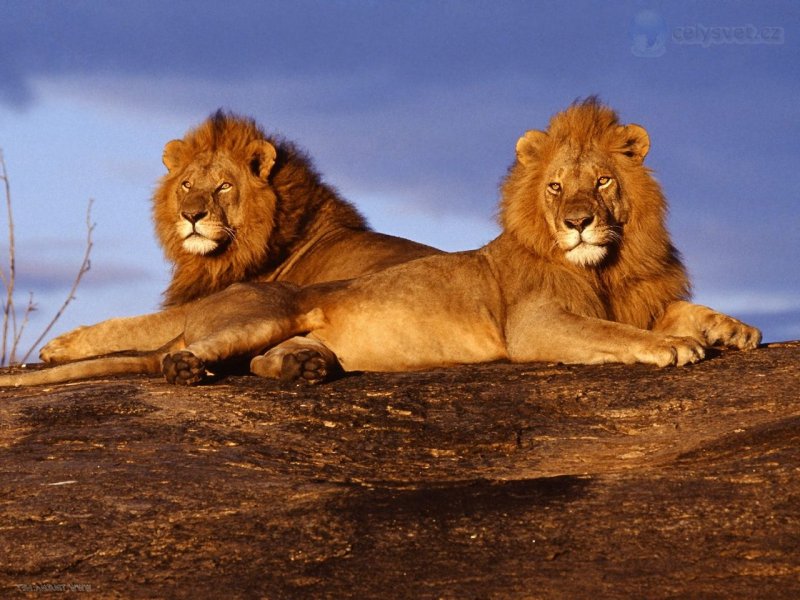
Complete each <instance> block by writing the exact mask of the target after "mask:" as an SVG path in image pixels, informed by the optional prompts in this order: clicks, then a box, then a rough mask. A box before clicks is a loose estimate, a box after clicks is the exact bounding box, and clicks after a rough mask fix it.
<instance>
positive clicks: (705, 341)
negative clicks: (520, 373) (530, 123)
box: [0, 98, 761, 385]
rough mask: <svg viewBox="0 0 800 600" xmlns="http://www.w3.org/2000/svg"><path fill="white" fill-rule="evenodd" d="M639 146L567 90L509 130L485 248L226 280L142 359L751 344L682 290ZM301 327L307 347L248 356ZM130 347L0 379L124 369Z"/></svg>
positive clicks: (560, 355)
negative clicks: (385, 264) (559, 103)
mask: <svg viewBox="0 0 800 600" xmlns="http://www.w3.org/2000/svg"><path fill="white" fill-rule="evenodd" d="M648 149H649V138H648V135H647V133H646V131H645V130H644V129H643V128H642V127H640V126H638V125H621V124H620V123H619V121H618V118H617V115H616V114H615V113H614V112H613V111H612V110H611V109H609V108H606V107H604V106H602V105H601V104H600V103H599V102H598V101H597V100H596V99H594V98H590V99H589V100H586V101H584V102H582V103H578V104H574V105H572V106H571V107H570V108H568V109H567V110H566V111H564V112H562V113H559V114H557V115H556V116H555V117H553V119H552V120H551V122H550V125H549V128H548V129H547V131H529V132H527V133H526V134H525V135H524V136H523V137H522V138H521V139H520V140H519V141H518V142H517V159H516V161H515V162H514V164H513V165H512V167H511V169H510V170H509V173H508V175H507V177H506V180H505V182H504V184H503V186H502V202H501V220H502V224H503V232H502V233H501V234H500V236H499V237H498V238H496V239H495V240H494V241H492V242H490V243H489V244H487V245H486V246H484V247H483V248H480V249H478V250H474V251H470V252H461V253H455V254H447V255H434V256H428V257H424V258H420V259H418V260H415V261H411V262H408V263H405V264H401V265H398V266H395V267H391V268H389V269H386V270H384V271H380V272H376V273H373V274H370V275H366V276H364V277H360V278H358V279H352V280H348V281H335V282H329V283H322V284H316V285H311V286H308V287H305V288H298V287H296V286H291V285H284V286H282V287H280V288H278V287H276V286H272V287H263V286H261V285H259V284H250V285H246V284H238V285H235V286H232V287H231V288H228V289H227V290H225V291H223V292H221V293H220V294H217V295H215V296H212V297H209V298H206V299H204V300H202V301H200V302H199V303H198V304H197V305H196V306H195V307H194V309H193V310H192V311H189V312H187V315H186V323H185V330H184V332H183V333H184V335H183V338H178V339H176V340H175V343H174V344H173V345H172V346H171V347H169V348H166V347H165V348H164V349H162V351H161V352H158V353H152V354H151V355H149V357H147V359H146V360H149V361H150V362H149V363H147V364H146V365H145V358H140V359H139V361H140V362H139V363H138V369H139V371H148V372H153V371H157V369H158V366H157V365H158V363H159V360H161V359H162V357H163V363H162V364H163V370H164V373H165V375H166V377H167V379H168V380H169V381H174V382H176V383H196V382H198V381H200V380H201V379H202V378H203V376H204V374H205V367H206V365H212V366H213V365H214V364H215V363H217V362H219V361H221V360H224V359H227V358H231V357H236V356H239V357H241V356H253V357H255V358H254V359H253V360H252V363H251V368H252V370H253V371H254V372H255V373H261V372H262V371H263V370H266V372H267V373H268V374H272V373H273V372H274V368H275V365H274V364H271V363H273V362H274V361H276V360H280V361H281V362H282V363H283V365H284V367H286V365H289V368H290V370H291V368H292V365H293V364H294V363H296V362H298V361H297V359H298V358H299V361H300V362H301V363H302V362H308V360H309V356H308V355H309V353H312V354H313V353H316V354H318V356H319V357H323V358H324V357H328V358H330V357H331V356H335V357H336V358H338V360H339V361H340V363H341V365H342V367H343V368H344V369H345V370H348V371H354V370H356V371H357V370H374V371H406V370H413V369H424V368H429V367H436V366H444V365H453V364H459V363H474V362H484V361H493V360H498V359H508V360H511V361H514V362H527V361H558V362H567V363H605V362H623V363H633V362H642V363H650V364H655V365H659V366H667V365H685V364H688V363H693V362H696V361H698V360H700V359H702V358H703V357H704V355H705V348H707V347H710V346H715V345H722V346H732V347H736V348H740V349H750V348H754V347H756V346H757V345H758V343H759V342H760V338H761V334H760V332H759V331H758V330H757V329H755V328H753V327H750V326H748V325H745V324H743V323H741V322H739V321H737V320H736V319H733V318H732V317H729V316H726V315H723V314H720V313H718V312H715V311H713V310H711V309H710V308H706V307H703V306H699V305H695V304H691V303H689V302H688V301H687V300H686V298H687V296H688V290H689V283H688V280H687V276H686V272H685V270H684V268H683V266H682V264H681V262H680V258H679V256H678V253H677V251H676V250H675V248H674V247H673V246H672V244H671V242H670V239H669V236H668V234H667V231H666V229H665V226H664V219H665V212H666V203H665V201H664V197H663V196H662V193H661V190H660V189H659V186H658V184H657V183H656V182H655V181H654V180H653V178H652V177H651V176H650V174H649V171H648V170H647V169H646V168H645V167H644V166H643V164H642V161H643V159H644V157H645V155H646V154H647V151H648ZM236 299H242V300H241V301H235V300H236ZM299 333H306V334H307V337H308V339H309V340H312V342H313V343H315V344H316V348H315V349H309V346H308V345H306V346H305V347H303V348H293V347H291V345H290V346H287V347H285V351H284V352H283V353H282V354H281V355H280V356H277V357H276V355H273V356H268V357H262V356H259V355H258V353H259V352H260V351H261V350H263V349H264V348H267V347H270V346H272V345H274V344H275V343H278V342H281V341H283V340H285V339H287V338H289V337H290V336H292V335H296V334H299ZM312 342H309V344H310V343H312ZM181 348H182V349H181ZM126 360H131V359H129V358H123V357H120V358H113V357H112V358H107V359H99V361H90V362H88V363H75V364H71V365H65V366H63V367H57V368H56V369H51V371H57V369H64V370H62V371H60V372H56V373H51V374H50V375H48V374H47V371H42V372H40V373H31V374H29V375H27V376H22V378H18V379H13V378H9V377H6V378H3V379H0V384H3V385H10V384H13V383H44V382H45V381H56V380H63V379H65V378H75V377H78V376H87V375H91V374H103V373H110V372H127V371H125V369H126V368H128V367H127V365H126V363H125V362H124V361H126ZM103 361H105V362H103ZM115 361H116V362H115ZM116 366H118V367H119V369H118V370H114V369H115V368H116ZM37 376H38V377H39V378H41V379H37ZM48 378H49V379H48ZM54 378H55V379H54Z"/></svg>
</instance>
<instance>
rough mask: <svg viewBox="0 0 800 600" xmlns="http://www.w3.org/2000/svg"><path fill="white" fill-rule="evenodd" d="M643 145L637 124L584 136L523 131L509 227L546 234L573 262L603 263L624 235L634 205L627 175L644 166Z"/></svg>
mask: <svg viewBox="0 0 800 600" xmlns="http://www.w3.org/2000/svg"><path fill="white" fill-rule="evenodd" d="M648 148H649V139H648V137H647V132H646V131H645V130H644V129H643V128H641V127H639V126H638V125H627V126H616V125H615V126H614V127H612V128H609V129H608V130H607V131H606V133H605V135H603V136H600V137H590V138H588V139H586V140H582V139H577V140H576V139H571V138H568V139H566V140H565V139H564V138H563V137H556V136H553V135H552V134H550V133H548V132H544V131H536V130H532V131H529V132H527V133H526V134H525V135H524V136H523V137H522V138H520V140H519V142H518V143H517V158H518V161H519V162H518V165H517V169H518V171H517V173H519V174H521V176H520V177H518V178H515V179H513V181H515V182H518V183H519V187H517V188H516V190H517V191H516V192H510V193H508V194H507V196H508V198H509V200H508V201H507V205H506V215H505V218H506V227H507V228H508V229H510V230H515V231H516V232H517V233H518V235H520V236H521V238H522V239H523V240H525V241H526V242H527V243H531V244H534V245H537V246H539V247H546V242H545V240H544V236H545V235H546V236H547V238H548V239H549V240H550V242H551V244H552V246H551V247H552V248H553V249H556V248H557V249H558V250H559V251H560V252H561V253H563V257H564V259H565V260H566V261H567V262H569V263H572V264H574V265H579V266H582V267H598V266H600V265H602V264H603V263H604V261H605V260H606V258H607V257H608V256H609V255H610V254H611V251H612V249H613V248H614V247H615V246H616V245H617V244H619V243H620V242H621V240H622V237H623V235H624V229H625V228H624V225H625V224H626V222H627V221H628V218H629V214H630V208H631V207H630V197H629V194H626V181H627V180H628V179H629V178H630V174H631V173H632V172H634V171H637V172H644V168H643V167H642V165H641V163H642V160H643V159H644V156H645V154H646V153H647V150H648ZM514 185H517V184H516V183H515V184H514ZM520 192H521V193H520ZM548 253H549V252H548Z"/></svg>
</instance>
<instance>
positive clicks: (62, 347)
mask: <svg viewBox="0 0 800 600" xmlns="http://www.w3.org/2000/svg"><path fill="white" fill-rule="evenodd" d="M84 329H86V327H78V328H76V329H73V330H72V331H68V332H67V333H64V334H62V335H60V336H58V337H56V338H53V339H52V340H50V341H49V342H47V343H46V344H45V345H44V346H43V347H42V349H41V350H40V351H39V358H40V359H42V360H43V361H44V362H47V363H58V362H66V361H68V360H78V359H79V358H86V357H87V356H92V354H91V349H87V348H85V347H84V344H82V343H81V332H82V331H83V330H84Z"/></svg>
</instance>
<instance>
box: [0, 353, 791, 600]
mask: <svg viewBox="0 0 800 600" xmlns="http://www.w3.org/2000/svg"><path fill="white" fill-rule="evenodd" d="M46 591H68V592H91V595H96V596H98V597H103V598H156V597H162V598H222V597H225V598H252V597H262V598H454V599H455V598H458V599H465V598H584V597H598V598H634V597H638V598H674V597H692V598H721V597H724V598H755V597H761V598H767V597H768V598H798V597H800V343H786V344H774V345H771V346H770V347H764V348H760V349H758V350H756V351H753V352H747V353H739V352H730V353H724V354H722V355H720V356H717V357H714V358H712V359H711V360H707V361H705V362H703V363H700V364H698V365H694V366H691V367H686V368H673V369H663V370H659V369H655V368H651V367H646V366H622V365H606V366H597V367H572V366H562V365H543V364H540V365H533V364H532V365H509V364H492V365H477V366H467V367H459V368H455V369H441V370H436V371H430V372H424V373H407V374H391V375H387V374H364V375H353V376H349V377H346V378H344V379H341V380H339V381H337V382H334V383H331V384H327V385H324V386H319V387H316V388H302V387H281V386H280V385H279V384H277V383H274V382H268V381H264V380H260V379H257V378H254V377H229V378H227V379H223V380H221V381H219V382H217V383H215V384H213V385H208V386H203V387H199V388H190V389H187V388H177V387H172V386H169V385H167V384H166V383H163V382H162V381H160V380H156V379H148V378H144V377H140V378H136V377H129V378H119V379H108V380H102V381H94V382H88V383H80V384H70V385H59V386H52V387H49V388H31V389H27V390H2V391H0V596H2V597H7V596H11V597H14V596H17V597H25V596H26V595H27V596H29V597H36V596H38V595H39V594H40V593H41V592H46Z"/></svg>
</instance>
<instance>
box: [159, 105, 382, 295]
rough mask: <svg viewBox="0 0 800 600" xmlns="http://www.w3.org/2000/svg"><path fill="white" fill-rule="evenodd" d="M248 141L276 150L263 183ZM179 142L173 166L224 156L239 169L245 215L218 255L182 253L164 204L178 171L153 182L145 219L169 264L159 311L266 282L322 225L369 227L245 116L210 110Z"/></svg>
mask: <svg viewBox="0 0 800 600" xmlns="http://www.w3.org/2000/svg"><path fill="white" fill-rule="evenodd" d="M254 140H265V141H267V142H269V143H270V144H272V146H274V148H275V150H276V157H275V164H274V165H273V166H272V168H271V170H270V171H269V176H268V178H267V179H266V180H264V179H261V178H259V177H258V176H257V174H258V165H257V164H254V157H253V156H252V155H251V154H250V153H248V148H249V147H250V144H251V143H252V142H253V141H254ZM182 141H183V144H181V145H180V149H179V151H178V152H179V156H178V157H176V158H177V161H178V162H179V164H181V165H184V166H186V165H189V164H191V163H193V162H203V163H209V162H212V161H215V160H217V159H218V158H219V157H223V156H224V157H226V158H227V160H228V162H230V163H233V164H234V165H236V168H238V169H240V170H241V180H242V181H243V182H245V186H244V190H243V191H242V195H241V196H240V202H241V204H242V206H243V210H244V211H246V213H245V220H244V224H243V225H241V226H240V227H239V228H238V230H237V231H236V234H235V237H234V238H233V240H232V242H231V244H230V245H229V246H228V247H226V248H225V250H224V251H221V252H218V253H211V254H207V255H204V256H198V255H196V254H190V253H187V252H185V251H184V250H183V249H182V242H183V240H182V239H181V238H180V237H179V236H178V234H177V232H176V229H175V226H174V222H175V220H176V218H177V215H176V214H175V212H174V210H173V208H174V207H172V206H171V203H170V201H169V199H170V198H171V197H174V195H175V193H176V190H177V189H178V186H180V184H181V173H182V169H176V170H171V171H170V172H168V173H167V174H166V175H165V176H164V177H163V178H162V179H161V181H160V183H159V185H158V188H157V189H156V191H155V193H154V195H153V218H154V222H155V226H156V232H157V236H158V239H159V242H160V243H161V245H162V247H163V249H164V253H165V255H166V257H167V259H168V260H170V261H171V262H172V263H173V265H174V267H173V277H172V281H171V283H170V285H169V287H168V289H167V290H166V292H165V293H164V305H165V306H174V305H177V304H183V303H185V302H188V301H190V300H193V299H196V298H199V297H202V296H206V295H208V294H211V293H214V292H217V291H220V290H222V289H224V288H225V287H227V286H228V285H230V284H232V283H234V282H237V281H245V280H251V279H254V278H258V277H267V276H268V275H269V274H270V273H271V272H272V271H273V270H274V269H275V268H276V267H277V266H279V265H280V264H281V263H282V262H283V261H284V260H285V259H286V257H287V256H289V255H290V254H291V252H292V251H293V250H294V249H296V247H297V246H298V245H300V244H302V243H303V242H304V241H306V240H308V239H309V237H310V236H313V235H315V232H316V231H317V230H319V229H320V228H322V227H327V228H331V227H333V226H337V227H342V228H347V229H350V230H358V231H368V230H369V228H368V226H367V224H366V221H365V220H364V218H363V217H362V216H361V215H360V214H359V212H358V211H357V210H356V209H355V208H354V207H353V206H352V205H350V204H349V203H347V202H345V201H344V200H342V199H341V198H340V197H339V196H338V195H337V193H336V191H335V190H334V189H332V188H331V187H330V186H328V185H326V184H325V183H323V182H322V180H321V178H320V176H319V174H318V173H317V172H316V171H315V170H314V167H313V165H312V163H311V160H310V159H309V158H308V157H307V156H306V155H305V154H304V153H303V152H301V151H300V150H299V149H298V148H297V147H295V146H294V145H293V144H292V143H290V142H288V141H286V140H283V139H280V138H276V137H268V136H267V135H266V134H265V133H264V132H263V131H262V130H261V129H260V128H259V127H258V126H257V125H256V123H255V122H254V121H253V120H252V119H248V118H243V117H239V116H236V115H232V114H229V113H225V112H223V111H217V112H216V113H215V114H213V115H212V116H211V117H210V118H209V119H207V120H206V121H205V122H203V123H202V124H201V125H199V126H198V127H197V128H195V129H194V130H192V131H190V132H189V133H188V134H187V135H186V136H185V137H184V138H183V140H182Z"/></svg>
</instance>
